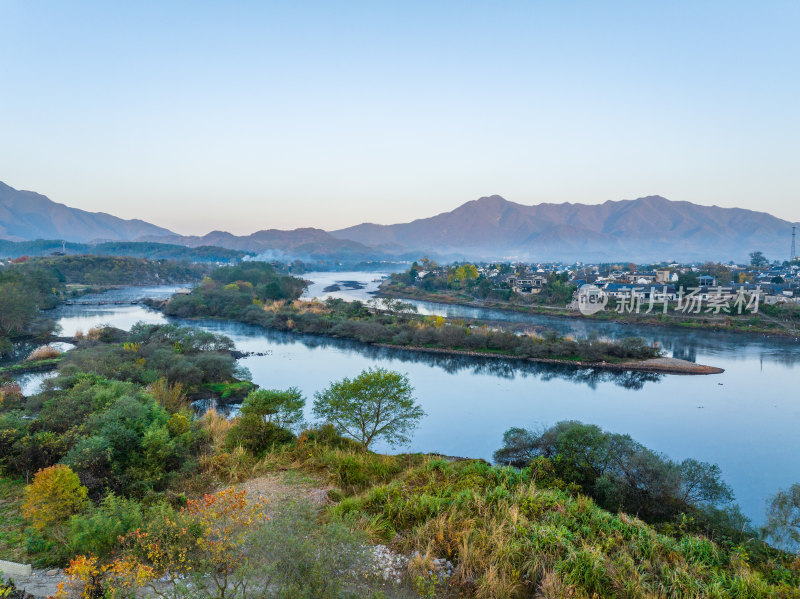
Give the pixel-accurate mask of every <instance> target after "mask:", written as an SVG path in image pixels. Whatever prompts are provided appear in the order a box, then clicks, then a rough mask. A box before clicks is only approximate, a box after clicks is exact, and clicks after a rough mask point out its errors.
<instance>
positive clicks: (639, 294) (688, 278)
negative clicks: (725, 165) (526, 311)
mask: <svg viewBox="0 0 800 599" xmlns="http://www.w3.org/2000/svg"><path fill="white" fill-rule="evenodd" d="M632 266H633V265H629V268H628V269H625V270H622V269H612V268H609V267H604V266H602V265H585V264H580V263H578V264H572V265H566V266H565V265H561V264H536V265H530V264H515V265H513V269H514V272H513V273H512V274H507V275H505V276H504V275H502V274H501V273H500V271H499V269H498V268H497V267H496V266H484V267H479V268H478V271H479V273H480V274H482V275H484V276H486V277H487V278H490V279H493V280H495V281H496V282H497V286H498V287H506V288H510V289H512V290H513V291H514V292H515V293H519V294H537V293H539V292H540V291H541V290H542V289H543V288H544V286H545V285H546V284H547V283H548V282H549V281H550V280H552V279H553V278H554V276H555V275H560V277H561V278H562V280H565V281H566V282H569V283H570V284H572V285H575V286H576V287H580V286H581V285H583V284H586V283H591V284H594V285H596V286H597V287H599V288H600V289H602V290H603V291H604V293H605V294H606V295H608V296H609V297H610V298H612V299H616V300H629V299H633V298H635V299H639V300H643V301H649V300H650V299H651V296H653V298H654V299H655V300H657V301H678V300H680V299H681V297H682V296H683V294H689V293H691V294H692V295H693V297H694V296H697V297H699V298H700V299H701V300H702V301H704V302H710V301H719V300H720V298H722V299H723V300H725V301H732V300H734V299H735V298H736V297H738V296H740V295H741V294H742V293H746V294H748V295H750V294H753V293H758V294H759V295H760V297H761V301H762V303H765V304H776V303H800V265H798V264H796V263H795V264H784V265H773V266H771V267H766V268H754V267H750V266H742V265H736V264H729V265H726V266H725V267H724V271H723V272H724V273H725V275H727V276H725V280H719V275H718V274H714V273H712V272H710V271H709V270H704V267H703V266H699V265H682V264H678V263H671V264H667V265H665V266H663V267H660V268H655V269H653V270H645V271H640V270H638V269H636V268H630V267H632Z"/></svg>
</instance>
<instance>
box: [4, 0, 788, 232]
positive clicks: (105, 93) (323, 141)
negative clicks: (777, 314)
mask: <svg viewBox="0 0 800 599" xmlns="http://www.w3.org/2000/svg"><path fill="white" fill-rule="evenodd" d="M0 25H1V27H0V31H2V34H0V180H2V181H4V182H6V183H8V184H9V185H11V186H13V187H17V188H21V189H31V190H35V191H39V192H41V193H44V194H46V195H48V196H49V197H50V198H51V199H53V200H55V201H58V202H63V203H66V204H68V205H71V206H76V207H80V208H84V209H86V210H103V211H106V212H111V213H113V214H116V215H118V216H122V217H126V218H132V217H139V218H143V219H145V220H149V221H152V222H155V223H157V224H160V225H163V226H167V227H169V228H171V229H173V230H176V231H178V232H181V233H205V232H207V231H209V230H212V229H226V230H230V231H232V232H235V233H250V232H252V231H255V230H258V229H263V228H271V227H275V228H294V227H298V226H317V227H322V228H326V229H333V228H338V227H342V226H347V225H351V224H356V223H358V222H362V221H372V222H380V223H390V222H399V221H406V220H411V219H414V218H420V217H425V216H430V215H433V214H436V213H439V212H443V211H446V210H451V209H453V208H455V207H456V206H458V205H459V204H461V203H463V202H465V201H468V200H472V199H475V198H478V197H480V196H482V195H490V194H495V193H496V194H500V195H502V196H504V197H505V198H507V199H509V200H512V201H516V202H520V203H523V204H534V203H539V202H583V203H599V202H603V201H606V200H619V199H624V198H628V199H630V198H636V197H640V196H644V195H650V194H660V195H663V196H665V197H667V198H670V199H673V200H687V201H692V202H697V203H700V204H717V205H720V206H741V207H745V208H752V209H757V210H765V211H769V212H772V213H773V214H775V215H776V216H779V217H782V218H785V219H788V220H800V160H798V159H800V70H799V69H800V35H798V31H799V30H800V2H798V1H797V0H789V1H786V2H770V1H756V0H752V1H749V2H736V1H732V0H726V1H720V2H712V1H700V2H698V1H697V0H692V1H688V2H677V1H670V2H650V1H643V0H635V1H631V2H611V1H607V2H598V1H596V0H592V1H586V2H579V1H568V2H554V1H546V2H545V1H542V2H536V1H533V0H531V1H526V2H489V1H486V2H467V1H466V0H459V1H455V2H438V1H435V0H426V1H424V2H412V1H409V0H403V1H401V2H382V1H379V0H373V1H370V2H301V1H296V2H280V3H278V2H219V1H215V2H201V1H198V0H193V1H191V2H176V1H169V2H163V1H161V2H142V1H135V2H80V1H75V2H65V1H59V2H40V1H37V0H19V1H17V0H0Z"/></svg>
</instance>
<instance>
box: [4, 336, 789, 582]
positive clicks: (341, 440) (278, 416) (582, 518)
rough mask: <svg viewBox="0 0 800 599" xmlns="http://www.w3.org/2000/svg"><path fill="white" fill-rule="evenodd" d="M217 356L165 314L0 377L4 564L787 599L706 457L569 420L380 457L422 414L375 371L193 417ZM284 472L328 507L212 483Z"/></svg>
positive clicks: (225, 363)
mask: <svg viewBox="0 0 800 599" xmlns="http://www.w3.org/2000/svg"><path fill="white" fill-rule="evenodd" d="M231 348H232V344H231V342H230V341H229V340H227V339H226V338H224V337H219V336H215V335H212V334H209V333H205V332H201V331H198V330H196V329H192V328H182V327H176V326H173V325H164V326H144V325H138V326H136V327H134V328H133V329H132V331H131V332H129V333H126V332H123V331H119V330H116V329H107V328H106V329H97V330H94V331H92V332H90V333H88V334H87V335H85V336H84V338H83V339H82V340H81V341H80V342H79V345H78V348H77V349H76V350H73V351H71V352H69V353H68V354H67V355H65V356H64V357H63V359H62V360H61V362H60V364H59V371H58V375H57V376H56V377H55V378H54V379H52V380H50V381H49V382H48V383H47V384H46V385H45V388H44V390H43V391H42V392H41V393H40V394H39V395H36V396H31V397H27V398H26V397H23V396H22V395H21V394H20V393H19V390H18V388H17V389H16V390H14V389H13V388H11V387H10V386H7V387H4V391H3V393H4V401H3V402H2V403H0V468H2V475H3V477H2V478H1V479H0V481H1V482H0V494H2V496H3V497H4V502H3V504H2V505H0V510H2V515H3V521H4V522H8V523H9V525H8V526H7V527H4V531H3V533H2V535H0V550H2V551H3V555H7V556H9V557H12V558H14V559H18V560H21V561H27V560H33V561H34V562H35V563H37V564H39V565H51V564H52V565H66V564H69V567H68V572H69V573H71V575H72V576H73V578H74V585H73V586H65V588H64V589H63V591H62V593H61V596H62V597H70V596H79V595H80V594H81V593H87V594H86V595H85V596H92V597H95V596H97V597H99V596H110V597H132V596H133V593H134V592H135V589H136V588H140V587H145V588H149V589H150V590H151V591H152V592H158V593H160V594H162V595H163V596H169V597H184V596H192V597H223V596H224V597H287V598H288V597H309V598H310V597H317V598H325V597H334V598H342V597H405V596H419V595H420V594H421V595H423V596H430V597H433V596H451V595H452V596H455V595H458V594H461V595H462V596H474V597H487V598H501V597H527V596H532V595H538V596H542V597H662V596H663V597H671V596H674V597H800V590H798V585H800V561H798V560H797V559H796V557H795V556H792V555H790V554H786V553H783V552H781V551H778V550H776V549H773V548H771V547H770V546H768V545H766V544H765V543H764V542H763V541H761V540H760V538H759V537H758V535H757V534H756V533H755V532H754V531H752V530H750V529H749V528H747V526H746V525H745V524H744V523H742V522H741V521H739V520H737V517H738V516H737V514H736V512H735V511H731V510H725V509H724V508H725V506H727V505H728V504H729V501H730V499H731V496H730V490H729V489H728V488H727V487H726V486H725V485H724V483H722V482H721V480H720V473H719V470H718V469H717V468H716V467H714V466H712V465H708V464H702V463H698V462H694V461H691V460H687V461H685V462H682V463H681V464H674V463H672V462H670V461H669V460H668V459H666V458H664V457H663V456H659V455H657V454H654V453H653V452H650V451H649V450H647V449H646V448H644V447H642V446H641V445H639V444H637V443H635V442H634V441H632V440H631V439H630V438H628V437H623V436H619V435H611V434H608V433H605V432H603V431H601V430H600V429H598V428H596V427H591V426H586V425H581V424H580V423H562V424H560V425H558V426H556V427H554V428H553V429H549V430H548V431H543V432H542V433H534V432H530V431H524V430H523V429H512V430H511V431H509V433H508V434H507V435H506V437H505V445H504V447H503V448H501V449H500V450H499V452H498V459H499V460H500V461H501V462H506V463H509V464H513V465H509V466H502V465H501V466H491V465H489V464H487V463H485V462H483V461H480V460H455V461H454V460H451V459H446V458H441V457H436V456H422V455H407V454H400V455H379V454H375V453H372V452H371V451H370V450H369V447H370V445H371V444H372V442H373V440H374V439H376V438H379V437H381V438H383V439H384V440H387V441H390V442H391V441H399V442H402V441H403V440H404V439H407V438H408V436H409V435H410V434H411V433H412V431H413V427H414V424H415V423H416V422H417V421H418V420H419V419H420V418H421V417H423V413H422V412H421V410H419V408H418V407H417V406H416V404H415V401H414V398H413V388H412V387H411V386H410V382H409V381H408V379H407V378H406V377H403V376H402V375H399V374H397V373H391V372H387V371H383V370H380V369H377V370H371V371H367V372H365V373H362V375H360V376H359V377H355V378H353V379H343V380H342V381H337V382H333V383H331V385H330V386H329V387H328V388H327V389H326V390H323V391H321V392H319V393H318V394H317V395H316V397H315V400H314V410H313V412H314V414H316V415H318V416H319V417H320V418H321V420H320V421H319V422H318V423H317V424H315V425H314V426H311V427H309V426H308V425H307V424H305V423H304V417H303V414H304V410H303V407H304V405H305V398H303V397H302V395H301V394H300V393H299V392H298V391H297V390H296V389H288V390H269V389H260V390H253V391H250V392H249V394H248V395H247V397H246V398H245V400H244V404H243V406H242V410H241V413H240V415H239V416H237V417H236V418H234V419H232V420H226V419H224V418H222V417H221V416H219V415H218V414H217V413H216V412H214V411H213V410H212V411H210V412H207V413H205V414H203V415H197V414H195V413H194V412H193V411H192V410H191V409H190V408H189V406H188V401H189V396H190V395H191V394H192V393H195V392H197V391H199V390H202V389H204V388H209V387H210V386H214V385H217V386H218V385H237V384H240V381H242V379H243V378H244V377H245V376H246V373H244V372H241V371H238V370H237V369H236V364H235V361H234V360H233V358H232V357H231V355H230V349H231ZM287 471H288V472H298V473H303V475H304V476H309V477H312V478H313V480H317V481H319V483H318V484H320V485H321V486H323V487H325V486H328V487H329V490H328V492H327V496H328V500H329V502H330V506H329V507H327V508H324V509H321V510H319V511H317V510H314V509H311V508H309V507H308V505H307V504H303V503H300V504H297V505H275V506H268V505H262V504H261V502H260V501H259V500H258V499H256V498H254V497H248V496H247V495H246V494H245V493H244V492H243V491H240V490H237V489H236V488H235V487H233V488H227V487H228V486H229V485H236V484H237V483H240V482H243V481H247V480H249V479H250V478H252V477H254V476H258V475H263V474H268V473H274V472H287ZM26 481H27V482H28V484H27V485H26V484H25V483H26ZM221 488H222V489H223V490H220V489H221ZM787 497H788V496H787ZM788 500H791V497H788ZM776 505H777V504H776ZM778 507H780V506H778ZM632 513H636V514H638V517H634V516H632V515H629V514H632ZM781 513H782V514H783V515H787V514H788V515H789V516H790V518H789V520H791V512H787V511H785V510H784V511H783V512H781ZM267 516H268V517H267ZM778 524H780V522H778ZM781 530H782V531H783V532H787V531H788V533H789V534H796V532H793V531H795V530H796V529H795V528H793V527H792V525H791V523H789V525H788V527H787V526H783V528H782V529H781ZM370 541H381V542H384V543H389V544H390V545H391V546H392V548H393V549H394V551H395V552H397V553H400V554H404V555H407V556H410V560H409V562H408V568H407V572H406V573H405V574H404V575H403V579H402V580H401V582H400V583H396V582H394V581H393V580H391V581H386V580H384V579H383V578H382V577H380V576H377V575H376V568H375V566H374V565H373V558H372V554H371V552H369V551H367V550H366V549H365V548H366V547H367V546H368V543H369V542H370ZM444 559H447V560H449V561H450V562H452V563H453V565H454V569H453V571H452V572H451V576H449V577H445V576H444V573H443V572H442V570H441V566H440V565H437V564H441V562H440V561H438V560H444ZM434 560H437V561H436V562H435V561H434ZM378 570H379V569H378ZM159 581H160V582H159Z"/></svg>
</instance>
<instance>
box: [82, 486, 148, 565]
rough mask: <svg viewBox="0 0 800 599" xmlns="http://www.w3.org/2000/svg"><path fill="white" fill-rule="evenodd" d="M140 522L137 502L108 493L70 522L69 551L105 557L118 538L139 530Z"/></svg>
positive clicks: (139, 507) (113, 547)
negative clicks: (98, 502) (96, 504)
mask: <svg viewBox="0 0 800 599" xmlns="http://www.w3.org/2000/svg"><path fill="white" fill-rule="evenodd" d="M143 521H144V520H143V516H142V508H141V506H140V505H139V503H138V502H137V501H135V500H133V499H125V498H123V497H118V496H116V495H114V494H113V493H109V494H108V495H106V496H105V497H104V498H103V500H102V501H101V502H100V505H98V506H95V507H93V508H91V509H90V510H89V511H88V512H86V513H83V514H79V515H76V516H73V517H72V518H70V520H69V523H68V530H69V545H70V549H71V550H72V551H73V552H75V554H80V553H84V554H87V553H91V554H93V555H96V556H98V557H106V556H108V555H110V554H111V552H112V551H113V550H114V549H116V548H117V546H118V545H119V538H120V537H122V536H124V535H126V534H127V533H128V532H130V531H131V530H135V529H136V528H138V527H140V526H141V525H142V523H143Z"/></svg>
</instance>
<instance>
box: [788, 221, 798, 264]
mask: <svg viewBox="0 0 800 599" xmlns="http://www.w3.org/2000/svg"><path fill="white" fill-rule="evenodd" d="M796 234H797V225H792V255H791V256H790V257H789V262H792V261H793V260H794V259H795V258H797V246H795V243H794V240H795V237H796Z"/></svg>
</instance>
